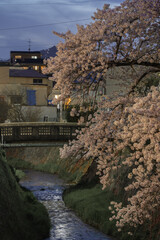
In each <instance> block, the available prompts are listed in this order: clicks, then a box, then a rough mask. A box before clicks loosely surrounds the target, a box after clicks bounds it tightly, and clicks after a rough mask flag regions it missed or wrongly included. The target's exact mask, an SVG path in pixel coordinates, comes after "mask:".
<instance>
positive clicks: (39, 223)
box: [0, 150, 50, 240]
mask: <svg viewBox="0 0 160 240" xmlns="http://www.w3.org/2000/svg"><path fill="white" fill-rule="evenodd" d="M0 188H1V191H0V219H1V222H0V236H1V239H2V240H22V239H23V240H40V239H44V238H46V237H48V236H49V230H50V220H49V216H48V213H47V210H46V209H45V207H44V206H43V205H42V204H41V203H40V202H38V201H37V200H36V198H35V197H34V196H33V194H32V193H31V192H30V191H28V190H26V189H24V188H23V189H22V188H21V187H20V185H19V184H18V182H17V181H16V177H15V175H14V171H13V168H12V169H11V168H10V167H9V166H8V164H7V162H6V158H5V154H4V152H3V151H2V150H0Z"/></svg>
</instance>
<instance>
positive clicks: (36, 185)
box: [20, 170, 111, 240]
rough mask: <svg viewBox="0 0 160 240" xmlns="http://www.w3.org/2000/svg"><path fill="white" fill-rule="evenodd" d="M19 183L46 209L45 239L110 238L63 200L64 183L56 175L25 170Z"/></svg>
mask: <svg viewBox="0 0 160 240" xmlns="http://www.w3.org/2000/svg"><path fill="white" fill-rule="evenodd" d="M25 173H26V177H25V178H24V179H23V180H21V182H20V183H21V185H22V186H24V187H26V188H28V189H29V190H31V191H32V192H33V193H34V195H35V196H36V197H37V198H38V200H39V201H41V202H42V203H43V204H44V205H45V207H46V208H47V209H48V212H49V216H50V219H51V224H52V227H51V231H50V238H48V239H45V240H111V238H109V237H107V236H106V235H104V234H103V233H101V232H99V231H97V230H95V229H94V228H92V227H90V226H89V225H87V224H85V223H83V222H82V221H81V220H80V219H79V218H78V217H77V216H76V215H75V214H74V213H73V212H72V211H71V210H69V209H68V208H67V207H66V206H65V204H64V202H63V200H62V193H63V190H64V189H65V188H66V184H65V183H64V182H63V181H62V180H61V179H59V178H58V177H57V176H55V175H52V174H48V173H42V172H37V171H31V170H29V171H26V172H25Z"/></svg>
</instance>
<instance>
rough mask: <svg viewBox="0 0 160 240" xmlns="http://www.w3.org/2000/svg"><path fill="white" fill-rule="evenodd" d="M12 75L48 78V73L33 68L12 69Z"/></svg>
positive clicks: (10, 74) (10, 71)
mask: <svg viewBox="0 0 160 240" xmlns="http://www.w3.org/2000/svg"><path fill="white" fill-rule="evenodd" d="M9 76H10V77H28V78H29V77H30V78H47V76H46V75H44V74H42V73H39V72H38V71H35V70H33V69H27V70H20V69H10V70H9Z"/></svg>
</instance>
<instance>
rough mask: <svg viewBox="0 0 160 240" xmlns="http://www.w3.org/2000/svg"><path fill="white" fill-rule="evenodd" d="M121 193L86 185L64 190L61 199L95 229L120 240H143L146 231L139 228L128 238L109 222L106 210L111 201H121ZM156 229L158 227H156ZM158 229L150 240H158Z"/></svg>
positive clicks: (108, 211) (96, 185)
mask: <svg viewBox="0 0 160 240" xmlns="http://www.w3.org/2000/svg"><path fill="white" fill-rule="evenodd" d="M123 198H124V196H123V193H121V194H120V193H119V194H118V195H117V194H115V192H114V190H113V189H111V188H107V189H105V190H102V185H101V184H95V185H92V184H87V185H86V186H82V185H77V186H74V187H70V188H69V189H66V190H65V192H64V194H63V199H64V202H65V204H66V206H67V207H69V208H71V209H72V210H74V211H75V213H76V214H77V215H78V216H79V217H80V218H81V219H82V220H83V221H84V222H86V223H88V224H90V225H92V226H93V227H96V228H97V229H99V230H100V231H102V232H103V233H105V234H107V235H110V236H113V237H115V238H116V239H121V240H145V239H147V235H148V234H149V232H148V231H147V229H145V231H144V228H142V227H139V229H138V230H137V231H136V232H134V235H133V236H129V235H128V234H127V229H126V231H122V232H118V231H117V228H116V226H115V221H109V218H110V217H111V216H112V214H111V211H110V210H109V209H108V208H109V206H110V202H111V201H118V202H120V201H122V200H123ZM157 227H158V225H157ZM157 232H158V228H157V229H155V230H154V231H153V235H152V236H151V239H154V240H158V239H159V237H158V235H157V234H156V233H157Z"/></svg>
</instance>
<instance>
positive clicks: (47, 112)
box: [22, 106, 57, 122]
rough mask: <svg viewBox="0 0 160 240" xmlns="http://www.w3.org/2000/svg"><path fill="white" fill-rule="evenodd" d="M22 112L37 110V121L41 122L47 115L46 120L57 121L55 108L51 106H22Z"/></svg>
mask: <svg viewBox="0 0 160 240" xmlns="http://www.w3.org/2000/svg"><path fill="white" fill-rule="evenodd" d="M22 111H23V112H32V111H33V112H38V115H39V121H40V122H43V121H44V120H45V119H46V120H47V116H48V122H55V121H57V108H56V107H53V106H41V107H39V106H23V107H22Z"/></svg>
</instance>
